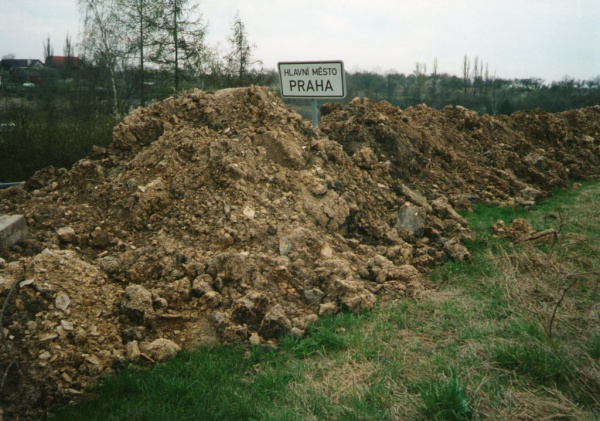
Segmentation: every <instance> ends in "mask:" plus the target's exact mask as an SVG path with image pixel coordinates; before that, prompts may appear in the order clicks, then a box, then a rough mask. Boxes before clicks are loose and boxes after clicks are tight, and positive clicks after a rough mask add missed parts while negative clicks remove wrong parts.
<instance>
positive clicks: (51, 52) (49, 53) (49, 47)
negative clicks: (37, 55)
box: [44, 36, 54, 61]
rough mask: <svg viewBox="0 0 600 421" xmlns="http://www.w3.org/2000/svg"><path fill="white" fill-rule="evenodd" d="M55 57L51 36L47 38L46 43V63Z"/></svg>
mask: <svg viewBox="0 0 600 421" xmlns="http://www.w3.org/2000/svg"><path fill="white" fill-rule="evenodd" d="M53 55H54V49H53V48H52V44H50V36H48V37H47V38H46V41H44V61H45V60H46V59H47V58H48V57H50V56H53Z"/></svg>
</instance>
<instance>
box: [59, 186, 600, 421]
mask: <svg viewBox="0 0 600 421" xmlns="http://www.w3.org/2000/svg"><path fill="white" fill-rule="evenodd" d="M599 204H600V184H599V183H586V184H584V185H583V186H582V187H581V188H578V189H575V190H570V191H564V192H558V193H557V194H556V195H555V197H554V198H552V199H551V200H548V201H547V202H546V203H544V204H542V205H539V206H536V207H535V208H534V209H532V210H529V211H528V210H524V209H505V208H497V207H496V208H494V207H476V208H475V210H474V212H472V213H468V214H466V215H465V217H466V218H468V220H469V222H470V224H471V227H472V228H473V229H474V230H475V231H476V232H477V239H476V240H474V241H473V242H471V243H470V244H468V245H467V246H468V248H469V249H470V250H471V252H472V254H473V258H472V260H471V262H469V263H454V262H449V263H448V264H446V265H445V266H443V267H441V268H439V269H437V270H436V271H435V272H434V273H432V274H431V279H432V281H433V282H434V283H435V285H436V289H435V290H434V291H431V292H429V293H427V294H424V295H423V296H421V297H419V298H415V299H410V300H408V299H398V300H396V299H393V298H389V299H387V300H385V301H382V302H380V304H379V306H378V308H377V309H376V310H374V311H370V312H365V313H361V314H349V313H343V314H339V315H337V316H335V317H330V318H325V319H322V320H321V321H319V322H318V323H317V324H315V325H314V326H312V327H311V328H310V330H309V332H308V334H307V335H306V336H305V337H303V338H301V339H297V338H292V337H285V338H283V339H282V341H281V343H280V345H279V347H278V349H277V350H274V349H271V348H268V347H250V346H234V347H225V346H223V347H216V348H211V349H199V350H197V351H195V352H184V353H181V354H180V355H179V356H178V357H176V358H175V359H173V360H172V361H170V362H169V363H168V364H164V365H160V366H156V367H152V368H136V367H131V368H130V369H128V370H126V371H124V372H122V373H120V374H119V375H118V376H116V377H113V378H109V379H106V380H105V381H104V383H103V384H102V385H100V386H98V387H96V388H95V389H93V390H91V391H90V395H89V398H88V399H86V400H84V401H82V402H81V403H80V404H79V405H78V406H76V407H69V408H63V409H61V410H57V411H55V415H54V419H57V420H84V419H85V420H128V421H133V420H161V421H164V420H419V419H439V420H460V419H472V420H484V419H485V420H542V419H545V420H555V419H556V420H557V419H561V420H600V369H599V364H600V323H599V322H600V320H599V310H600V299H599V291H598V288H599V282H600V273H599V270H600V269H599V268H600V211H599ZM517 217H521V218H525V219H527V220H528V221H529V222H530V223H531V224H532V225H533V226H534V227H535V228H537V229H548V228H554V229H556V230H557V231H558V233H559V237H558V240H556V241H554V242H553V243H552V244H545V245H541V246H539V245H538V246H535V245H530V244H515V243H511V242H509V241H507V240H503V239H498V238H494V237H493V236H492V235H491V234H490V226H491V225H492V224H493V223H494V222H495V221H496V220H498V219H502V220H504V221H506V223H507V224H508V223H509V222H511V221H512V220H513V219H514V218H517Z"/></svg>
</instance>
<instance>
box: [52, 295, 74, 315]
mask: <svg viewBox="0 0 600 421" xmlns="http://www.w3.org/2000/svg"><path fill="white" fill-rule="evenodd" d="M70 304H71V299H70V298H69V296H68V295H67V294H65V293H64V292H59V293H58V294H56V299H55V300H54V305H55V306H56V308H57V309H59V310H62V311H65V310H66V309H67V308H68V307H69V305H70Z"/></svg>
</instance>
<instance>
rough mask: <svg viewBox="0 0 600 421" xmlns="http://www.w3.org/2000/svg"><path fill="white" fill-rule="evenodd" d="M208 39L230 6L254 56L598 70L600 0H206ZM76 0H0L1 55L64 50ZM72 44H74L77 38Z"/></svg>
mask: <svg viewBox="0 0 600 421" xmlns="http://www.w3.org/2000/svg"><path fill="white" fill-rule="evenodd" d="M200 9H201V10H202V13H203V18H204V20H205V21H207V22H208V24H209V34H208V42H209V44H210V45H212V46H214V45H216V44H217V43H218V42H220V43H221V44H222V46H223V47H225V46H226V38H227V36H228V35H229V33H230V30H231V29H230V28H231V24H232V22H233V19H234V17H235V14H236V12H237V11H239V14H240V17H241V18H242V21H243V22H244V23H245V25H246V29H247V32H248V37H249V39H250V41H251V42H252V43H254V44H256V49H255V57H256V58H257V59H261V60H262V61H263V62H264V65H265V67H266V68H269V69H275V68H276V66H277V62H279V61H302V60H310V61H314V60H343V61H344V64H345V67H346V70H349V71H355V70H374V71H378V72H385V71H388V70H392V69H393V70H396V71H398V72H400V73H405V74H408V73H411V72H412V71H413V70H414V69H415V63H417V62H420V63H425V64H426V65H427V73H430V72H431V70H432V68H433V62H434V59H435V58H437V60H438V72H439V73H450V74H454V75H457V76H458V75H460V74H461V66H462V60H463V57H464V56H465V55H467V56H468V57H469V59H471V61H473V59H474V58H475V57H479V59H480V60H481V61H482V62H483V63H487V64H488V65H489V71H490V74H494V73H496V75H497V76H498V77H501V78H527V77H540V78H542V79H544V80H545V81H546V82H550V81H553V80H561V79H562V78H563V77H564V76H567V75H568V76H570V77H573V78H576V79H592V78H595V77H597V76H600V0H204V1H200ZM79 32H80V23H79V15H78V11H77V0H0V57H2V56H5V55H7V54H14V55H15V56H16V57H17V58H37V59H40V60H41V59H42V55H43V42H44V40H45V39H46V38H47V37H48V36H50V39H51V44H52V46H53V48H54V52H55V54H56V55H62V51H63V46H64V43H65V38H66V35H67V34H70V35H71V38H72V41H73V42H74V43H76V42H77V41H78V40H79ZM76 52H78V50H77V48H76Z"/></svg>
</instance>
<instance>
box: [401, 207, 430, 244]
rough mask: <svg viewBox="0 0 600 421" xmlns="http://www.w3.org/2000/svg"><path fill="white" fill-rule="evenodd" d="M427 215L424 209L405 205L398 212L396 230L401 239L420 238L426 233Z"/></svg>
mask: <svg viewBox="0 0 600 421" xmlns="http://www.w3.org/2000/svg"><path fill="white" fill-rule="evenodd" d="M425 217H426V213H425V210H424V209H423V208H420V207H417V206H413V205H411V204H410V203H406V204H404V206H402V207H401V208H400V209H399V210H398V221H397V223H396V230H397V231H398V234H399V235H400V236H401V237H403V238H404V237H406V234H408V237H416V238H420V237H422V236H423V234H424V233H425Z"/></svg>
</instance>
